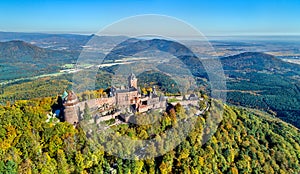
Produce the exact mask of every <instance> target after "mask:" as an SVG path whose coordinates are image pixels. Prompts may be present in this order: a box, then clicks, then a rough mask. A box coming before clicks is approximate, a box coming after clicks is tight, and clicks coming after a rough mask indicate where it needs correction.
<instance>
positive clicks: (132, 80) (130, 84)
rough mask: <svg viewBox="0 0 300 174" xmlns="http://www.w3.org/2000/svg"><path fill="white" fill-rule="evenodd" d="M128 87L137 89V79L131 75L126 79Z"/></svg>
mask: <svg viewBox="0 0 300 174" xmlns="http://www.w3.org/2000/svg"><path fill="white" fill-rule="evenodd" d="M128 87H129V88H135V89H137V88H138V87H137V78H136V77H135V75H134V74H133V73H131V74H130V76H129V77H128Z"/></svg>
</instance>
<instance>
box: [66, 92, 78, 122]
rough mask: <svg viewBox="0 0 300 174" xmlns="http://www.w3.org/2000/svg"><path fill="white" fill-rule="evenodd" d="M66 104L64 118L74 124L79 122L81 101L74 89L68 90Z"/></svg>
mask: <svg viewBox="0 0 300 174" xmlns="http://www.w3.org/2000/svg"><path fill="white" fill-rule="evenodd" d="M66 99H67V100H66V101H65V103H64V104H63V105H64V108H65V109H64V118H65V121H66V122H68V123H70V124H73V125H74V126H75V125H76V124H77V123H78V122H79V116H78V113H77V107H76V106H77V104H78V103H79V101H78V97H77V96H76V94H75V93H74V92H73V91H69V92H68V96H67V97H66Z"/></svg>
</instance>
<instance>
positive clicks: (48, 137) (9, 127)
mask: <svg viewBox="0 0 300 174" xmlns="http://www.w3.org/2000/svg"><path fill="white" fill-rule="evenodd" d="M55 102H56V97H46V98H37V99H31V100H20V101H16V102H14V104H10V103H7V104H6V105H3V106H0V173H4V174H13V173H191V174H194V173H233V174H236V173H289V174H290V173H295V174H296V173H299V172H300V165H299V160H300V136H299V135H300V134H299V130H298V129H297V128H295V127H293V126H292V125H290V124H287V123H285V122H283V121H281V120H279V119H278V118H275V117H272V116H270V115H269V114H267V113H264V112H261V111H257V110H250V109H245V108H240V107H234V106H228V105H226V104H223V105H222V104H220V102H218V101H214V100H211V101H210V102H211V104H212V103H216V104H219V105H220V106H222V108H224V112H223V114H222V118H223V119H222V120H220V121H221V122H220V124H219V125H218V129H217V131H216V132H215V134H213V135H212V137H211V138H210V139H209V141H207V142H206V143H205V144H204V145H202V141H203V137H202V136H201V135H202V133H203V132H205V131H207V130H206V128H205V127H204V125H205V124H206V123H208V122H209V120H211V119H210V118H212V117H214V115H215V114H218V113H216V112H218V111H210V112H206V114H204V115H202V116H199V117H195V118H194V119H195V120H196V123H195V128H194V129H192V131H191V132H189V134H188V136H187V137H186V138H185V139H184V140H183V141H182V142H181V143H180V144H179V145H178V146H177V147H175V148H174V149H172V150H170V151H169V152H167V153H166V154H164V155H162V156H158V157H155V158H149V159H138V158H137V159H136V160H129V159H122V158H118V157H116V156H114V155H111V154H109V153H108V152H107V151H106V150H105V149H104V147H103V146H102V145H101V144H95V143H93V141H90V139H89V138H87V136H86V132H84V129H82V127H81V126H79V127H77V128H74V127H73V125H70V124H68V123H66V122H57V121H55V120H50V121H49V120H48V121H46V120H47V114H50V113H51V106H52V105H53V104H55ZM183 111H184V108H183V107H182V106H181V105H178V104H177V105H176V106H175V107H174V108H172V109H171V110H170V112H165V113H164V114H162V115H161V116H160V117H159V119H158V120H157V121H156V122H155V129H153V126H151V125H147V124H144V125H133V124H128V125H127V124H125V125H118V126H114V127H112V129H113V130H114V131H116V134H117V135H122V136H127V137H129V138H131V139H152V138H155V139H158V140H159V138H160V137H164V134H165V132H166V131H167V130H168V129H170V128H172V127H176V125H177V123H178V122H179V121H180V120H182V119H186V118H185V115H184V114H183V113H184V112H183ZM176 137H177V136H176V135H175V136H174V138H175V139H176ZM121 146H127V145H126V144H123V145H121ZM152 150H153V152H151V153H157V152H155V150H156V149H155V148H154V149H152Z"/></svg>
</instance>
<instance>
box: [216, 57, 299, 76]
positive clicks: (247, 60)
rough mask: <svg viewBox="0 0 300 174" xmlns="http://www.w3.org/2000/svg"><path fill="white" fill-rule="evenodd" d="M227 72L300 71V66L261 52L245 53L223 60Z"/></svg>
mask: <svg viewBox="0 0 300 174" xmlns="http://www.w3.org/2000/svg"><path fill="white" fill-rule="evenodd" d="M221 62H222V64H223V67H224V69H225V70H245V71H246V70H252V71H273V72H276V71H277V72H278V71H281V72H280V73H282V71H283V70H284V71H292V72H296V71H300V66H298V65H295V64H292V63H288V62H285V61H283V60H281V59H279V58H276V57H275V56H273V55H270V54H265V53H260V52H245V53H241V54H238V55H234V56H229V57H224V58H221Z"/></svg>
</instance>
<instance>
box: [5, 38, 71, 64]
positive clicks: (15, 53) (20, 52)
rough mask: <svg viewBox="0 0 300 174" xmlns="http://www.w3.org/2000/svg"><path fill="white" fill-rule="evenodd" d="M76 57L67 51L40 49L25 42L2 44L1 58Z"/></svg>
mask: <svg viewBox="0 0 300 174" xmlns="http://www.w3.org/2000/svg"><path fill="white" fill-rule="evenodd" d="M66 56H75V54H74V53H73V54H72V53H71V52H66V51H55V50H50V49H45V48H40V47H37V46H34V45H32V44H29V43H26V42H24V41H18V40H17V41H8V42H0V58H4V59H8V60H11V59H20V58H25V57H26V58H40V59H42V58H57V57H66Z"/></svg>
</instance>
